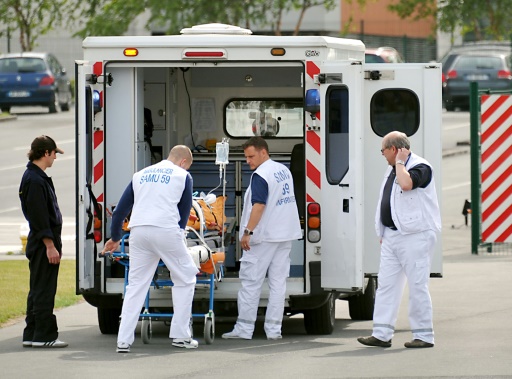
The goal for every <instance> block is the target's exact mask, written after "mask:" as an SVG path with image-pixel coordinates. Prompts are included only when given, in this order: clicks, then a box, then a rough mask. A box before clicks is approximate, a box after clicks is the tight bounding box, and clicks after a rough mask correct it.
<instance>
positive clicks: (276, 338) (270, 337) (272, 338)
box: [267, 334, 283, 341]
mask: <svg viewBox="0 0 512 379" xmlns="http://www.w3.org/2000/svg"><path fill="white" fill-rule="evenodd" d="M282 338H283V336H282V335H280V334H277V335H275V336H267V340H273V341H275V340H280V339H282Z"/></svg>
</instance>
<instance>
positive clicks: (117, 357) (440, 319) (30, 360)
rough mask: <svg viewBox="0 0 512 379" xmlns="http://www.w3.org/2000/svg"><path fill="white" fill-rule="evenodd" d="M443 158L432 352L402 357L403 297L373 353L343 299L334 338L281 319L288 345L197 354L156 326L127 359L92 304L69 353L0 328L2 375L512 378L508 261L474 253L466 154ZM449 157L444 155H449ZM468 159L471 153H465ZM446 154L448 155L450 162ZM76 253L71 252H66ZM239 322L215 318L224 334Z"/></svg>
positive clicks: (66, 319)
mask: <svg viewBox="0 0 512 379" xmlns="http://www.w3.org/2000/svg"><path fill="white" fill-rule="evenodd" d="M459 148H462V149H463V150H462V151H458V153H461V152H462V154H455V155H451V154H450V155H449V156H447V157H446V158H445V159H444V160H443V186H442V187H443V190H442V213H443V251H444V278H442V279H433V280H432V282H431V283H432V285H431V289H432V291H431V292H432V298H433V303H434V323H435V331H436V346H435V347H434V348H433V349H420V350H411V349H405V348H404V347H403V343H404V342H406V341H408V340H410V338H411V335H410V332H409V326H408V320H407V309H406V306H407V300H406V297H405V298H404V301H403V304H402V307H401V309H400V313H399V318H398V322H397V333H396V336H395V338H394V340H393V347H391V348H390V349H378V348H367V347H364V346H362V345H360V344H358V343H357V341H356V338H357V337H358V336H364V335H368V334H369V333H371V327H372V322H371V321H362V322H361V321H358V322H355V321H352V320H350V318H349V315H348V307H347V303H346V302H344V301H341V300H339V301H338V302H337V310H336V328H335V331H334V333H333V334H332V335H330V336H308V335H306V334H305V332H304V328H303V320H302V317H300V316H294V317H293V318H291V319H288V320H286V321H285V323H284V326H283V335H284V338H283V340H280V341H267V340H266V339H265V338H264V334H263V332H262V324H261V322H259V323H258V324H257V333H256V335H255V338H254V339H253V340H252V341H236V340H222V339H220V338H219V337H217V338H216V339H215V341H214V343H213V344H212V345H206V344H205V343H204V340H203V339H202V330H201V329H202V328H201V327H202V324H201V322H200V321H198V322H196V325H195V334H196V337H198V339H199V342H200V346H199V349H197V350H195V351H182V350H179V349H176V348H173V347H171V345H170V342H169V340H168V338H167V334H168V327H167V326H165V325H164V324H163V323H154V334H153V338H152V340H151V343H150V344H148V345H144V344H143V343H142V342H141V339H140V334H137V336H136V342H135V344H134V346H133V348H132V353H131V354H126V355H121V354H116V353H115V336H113V335H102V334H101V333H100V332H99V329H98V326H97V321H96V312H95V308H93V307H91V306H89V305H88V304H86V303H82V304H79V305H77V306H72V307H68V308H65V309H63V310H60V311H58V312H57V318H58V321H59V327H60V333H61V334H60V337H61V338H62V339H63V340H65V341H68V342H69V343H70V346H69V348H66V349H61V350H59V349H55V350H46V351H41V350H36V349H23V348H22V347H21V340H20V338H21V331H22V329H23V323H22V322H19V323H16V324H14V325H12V326H8V327H4V328H2V329H0V367H1V374H0V375H1V377H5V378H27V377H41V378H91V377H94V376H101V377H109V378H124V379H129V378H141V377H151V378H152V379H153V378H154V379H158V378H175V377H176V378H177V377H180V378H182V377H187V378H201V377H209V378H241V377H243V378H277V377H279V378H283V379H284V378H413V377H414V378H512V359H511V357H512V345H511V344H510V336H512V322H510V320H512V296H510V290H511V289H512V275H510V272H511V269H512V255H495V254H486V255H479V256H474V255H471V253H470V251H471V250H470V228H469V227H467V226H465V224H464V218H463V216H462V214H461V210H462V205H463V202H464V199H466V198H469V194H470V185H469V184H470V182H469V180H470V179H469V172H470V171H469V155H468V154H464V147H459ZM446 151H448V149H446ZM466 152H467V151H466ZM447 155H448V154H447ZM70 248H72V247H70ZM232 322H233V320H219V319H217V320H216V334H217V336H220V335H221V334H222V333H223V332H225V331H228V330H230V329H231V327H232Z"/></svg>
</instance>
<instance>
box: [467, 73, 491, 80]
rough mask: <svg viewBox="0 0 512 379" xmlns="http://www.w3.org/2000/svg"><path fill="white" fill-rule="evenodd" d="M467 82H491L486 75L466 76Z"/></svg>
mask: <svg viewBox="0 0 512 379" xmlns="http://www.w3.org/2000/svg"><path fill="white" fill-rule="evenodd" d="M466 79H467V80H489V75H485V74H472V75H468V76H466Z"/></svg>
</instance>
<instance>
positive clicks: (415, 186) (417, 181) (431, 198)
mask: <svg viewBox="0 0 512 379" xmlns="http://www.w3.org/2000/svg"><path fill="white" fill-rule="evenodd" d="M381 152H382V155H383V156H384V157H385V158H386V160H387V161H388V163H389V167H388V168H387V170H386V174H385V176H384V180H383V182H382V186H381V191H380V199H379V202H378V206H377V212H376V215H375V227H376V231H377V235H378V236H379V237H380V238H381V258H380V268H379V275H378V281H379V285H378V288H377V294H376V298H375V309H374V313H373V333H372V335H371V336H370V337H360V338H358V341H359V342H360V343H362V344H363V345H367V346H379V347H390V346H391V339H392V338H393V335H394V332H395V323H396V319H397V313H398V308H399V305H400V301H401V298H402V294H403V290H404V287H405V283H406V281H407V282H408V285H409V323H410V327H411V331H412V336H413V339H412V341H410V342H406V343H405V347H408V348H425V347H433V346H434V329H433V323H432V301H431V299H430V293H429V288H428V286H429V278H430V265H431V260H432V255H433V250H434V245H435V243H436V239H437V236H436V233H437V232H439V231H440V230H441V215H440V212H439V205H438V201H437V194H436V187H435V182H434V176H433V173H432V166H431V165H430V163H428V162H427V161H426V160H425V159H423V158H421V157H419V156H418V155H416V154H414V153H412V152H411V151H410V142H409V139H408V138H407V136H406V135H405V134H404V133H400V132H396V131H395V132H391V133H389V134H387V135H386V136H384V139H383V140H382V150H381Z"/></svg>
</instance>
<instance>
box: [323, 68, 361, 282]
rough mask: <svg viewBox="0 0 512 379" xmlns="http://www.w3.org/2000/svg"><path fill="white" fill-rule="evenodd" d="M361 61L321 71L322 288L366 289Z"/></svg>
mask: <svg viewBox="0 0 512 379" xmlns="http://www.w3.org/2000/svg"><path fill="white" fill-rule="evenodd" d="M362 70H363V66H362V64H361V62H353V63H349V62H347V63H343V64H340V63H329V62H324V63H323V64H322V66H321V67H320V74H319V76H318V81H319V84H320V99H321V101H320V103H321V104H320V106H321V108H320V118H321V119H322V123H321V130H320V132H319V135H320V141H321V142H320V149H321V154H320V155H321V157H322V158H321V167H320V170H319V172H320V175H321V182H320V183H321V200H320V203H321V210H320V212H321V220H322V226H321V286H322V288H324V289H325V290H336V291H341V292H352V291H354V290H356V289H361V288H362V286H363V280H364V279H363V270H362V255H361V253H360V252H361V251H362V238H363V234H362V231H363V224H362V217H361V215H362V212H363V180H362V179H363V177H362V175H361V173H362V169H363V166H362V154H363V151H362V131H361V128H360V125H361V121H362V120H361V101H362V84H363V80H362Z"/></svg>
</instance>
